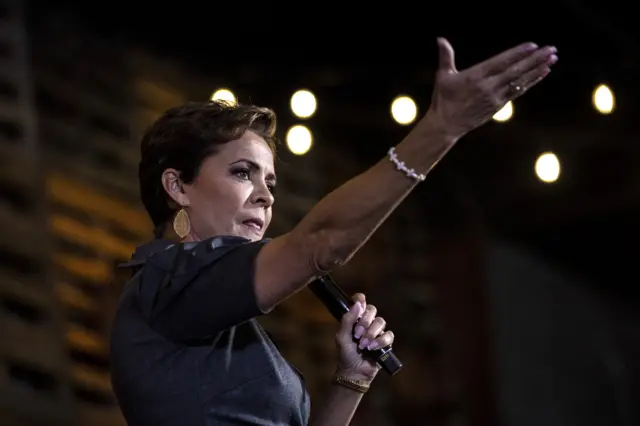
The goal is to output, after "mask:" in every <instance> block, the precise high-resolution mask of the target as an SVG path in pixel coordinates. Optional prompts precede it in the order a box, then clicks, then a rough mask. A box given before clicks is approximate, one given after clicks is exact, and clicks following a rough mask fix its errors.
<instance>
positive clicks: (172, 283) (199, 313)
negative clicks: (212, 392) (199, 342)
mask: <svg viewBox="0 0 640 426" xmlns="http://www.w3.org/2000/svg"><path fill="white" fill-rule="evenodd" d="M265 242H266V241H260V242H251V243H246V244H241V245H238V246H235V247H231V248H218V249H215V250H213V252H217V253H216V254H214V255H212V256H211V255H209V256H208V257H207V258H206V259H205V260H204V262H203V261H202V259H200V261H199V262H189V259H187V263H186V266H184V267H183V268H182V269H183V270H182V272H181V271H180V268H178V271H175V270H173V271H171V272H170V273H169V275H166V274H165V275H164V277H162V276H160V275H159V274H158V273H157V272H158V271H155V272H156V273H155V274H154V273H153V271H149V273H148V274H144V273H143V276H142V280H141V285H142V286H143V288H144V286H145V285H148V284H149V283H145V282H144V281H145V275H147V276H148V278H149V279H150V280H151V281H152V282H151V283H150V287H152V288H154V290H155V291H154V292H153V293H155V294H153V300H152V302H151V304H150V308H149V309H148V316H147V317H148V318H147V320H148V323H149V325H150V326H151V327H152V328H153V329H154V330H155V331H156V332H158V333H160V334H162V335H163V336H165V337H166V338H168V339H170V340H172V341H176V342H184V341H189V340H196V339H203V338H207V337H209V336H211V335H215V334H217V333H218V332H220V331H223V330H225V329H227V328H229V327H232V326H234V325H238V324H240V323H242V322H244V321H247V320H249V319H251V318H254V317H257V316H259V315H262V311H261V310H260V308H259V307H258V302H257V298H256V292H255V288H254V281H255V280H254V275H255V262H256V258H257V256H258V253H259V252H260V249H261V248H262V247H263V246H264V243H265ZM220 253H222V254H220ZM191 254H194V256H191ZM178 256H179V254H178ZM186 256H187V258H195V257H196V256H195V253H189V254H187V255H186ZM149 266H150V265H147V266H146V267H145V269H147V267H149ZM167 277H168V278H167Z"/></svg>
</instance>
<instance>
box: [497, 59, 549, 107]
mask: <svg viewBox="0 0 640 426" xmlns="http://www.w3.org/2000/svg"><path fill="white" fill-rule="evenodd" d="M550 72H551V69H550V68H549V67H548V66H542V67H538V68H534V69H532V70H531V71H529V72H528V73H526V74H525V75H523V76H522V77H521V78H520V79H518V80H515V81H513V83H512V84H511V85H509V84H507V85H505V86H504V87H503V89H502V93H501V96H502V98H503V99H505V102H508V101H511V100H514V99H516V98H518V97H520V96H522V95H524V94H525V93H526V92H527V90H529V89H531V88H532V87H533V86H535V85H536V84H538V83H540V82H541V81H542V80H543V79H544V78H545V77H546V76H547V75H549V73H550ZM516 88H518V89H519V90H515V89H516Z"/></svg>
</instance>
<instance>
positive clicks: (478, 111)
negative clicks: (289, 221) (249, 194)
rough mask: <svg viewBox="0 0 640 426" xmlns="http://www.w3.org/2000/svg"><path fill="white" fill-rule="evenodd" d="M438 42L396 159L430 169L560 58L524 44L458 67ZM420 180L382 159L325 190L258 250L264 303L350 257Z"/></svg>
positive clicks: (423, 171) (258, 293)
mask: <svg viewBox="0 0 640 426" xmlns="http://www.w3.org/2000/svg"><path fill="white" fill-rule="evenodd" d="M438 48H439V68H438V71H437V75H436V81H435V86H434V92H433V95H432V103H431V106H430V108H429V110H428V112H427V113H426V115H425V116H424V117H423V118H422V119H421V120H420V121H419V122H418V123H417V124H416V126H415V127H414V128H413V130H412V131H411V132H410V133H409V134H408V135H407V136H406V137H405V139H404V140H403V141H402V142H400V143H399V144H398V145H397V146H396V155H397V159H398V160H399V161H403V162H404V163H405V164H406V166H407V167H408V168H410V169H414V170H415V171H416V173H418V174H425V175H426V174H427V173H428V172H429V171H430V170H431V169H432V168H433V167H434V166H435V165H436V164H437V163H438V161H439V160H440V159H441V158H442V157H443V156H444V155H445V154H446V153H447V151H448V150H449V149H451V147H453V145H454V144H455V143H456V141H457V140H458V139H460V138H461V137H462V136H464V135H465V134H466V133H468V132H469V131H471V130H473V129H475V128H477V127H479V126H481V125H482V124H484V123H486V122H487V121H488V120H490V119H491V117H492V116H493V114H495V113H496V112H497V111H498V110H499V109H500V108H501V107H502V106H504V104H505V103H506V102H508V101H510V100H513V99H515V98H517V97H519V96H521V95H522V94H523V93H525V92H526V91H527V90H528V89H530V88H531V87H532V86H534V85H535V84H537V83H538V82H539V81H540V80H542V79H543V78H544V77H545V76H546V75H547V74H548V73H549V71H550V66H551V65H553V64H554V63H555V62H556V61H557V57H556V56H555V52H556V50H555V48H553V47H544V48H539V47H538V46H536V45H535V44H533V43H526V44H522V45H519V46H517V47H514V48H512V49H510V50H508V51H505V52H504V53H502V54H500V55H497V56H495V57H493V58H491V59H489V60H487V61H485V62H482V63H480V64H478V65H475V66H473V67H471V68H469V69H466V70H464V71H460V72H459V71H457V70H456V68H455V64H454V54H453V49H452V48H451V46H450V45H449V43H448V42H447V41H446V40H444V39H439V40H438ZM418 183H419V181H418V180H417V179H415V178H412V177H409V176H408V175H407V174H406V173H404V172H402V171H400V170H398V169H397V167H396V165H395V164H394V163H393V162H392V161H390V160H389V159H388V158H385V159H382V160H380V161H379V162H378V163H377V164H375V165H374V166H373V167H371V168H370V169H369V170H367V171H365V172H364V173H362V174H360V175H358V176H356V177H354V178H353V179H351V180H349V181H348V182H346V183H345V184H343V185H342V186H340V187H339V188H337V189H336V190H334V191H333V192H331V193H330V194H329V195H327V196H326V197H324V198H323V199H322V200H321V201H320V202H319V203H318V204H317V205H316V206H315V207H313V209H312V210H311V211H310V212H309V213H308V214H307V216H306V217H305V218H304V219H303V220H302V221H301V222H300V223H299V224H298V225H297V226H296V227H295V228H294V229H293V230H292V231H291V232H289V233H287V234H285V235H282V236H280V237H277V238H275V239H273V240H272V241H271V242H269V243H267V244H266V245H265V246H264V247H263V248H262V250H261V251H260V253H259V254H258V256H257V260H256V273H255V291H256V297H257V300H258V305H259V307H260V308H261V309H262V310H263V311H264V312H266V311H268V310H270V309H271V308H273V307H274V306H275V305H277V304H278V303H280V302H281V301H282V300H284V299H285V298H287V297H288V296H290V295H292V294H293V293H295V292H296V291H298V290H300V289H301V288H303V287H304V286H305V285H307V284H308V283H309V282H310V281H311V280H312V279H313V277H315V276H318V275H320V274H323V273H325V272H329V271H331V270H332V269H333V268H335V267H336V266H339V265H342V264H344V263H345V262H347V261H348V260H349V259H350V258H351V257H352V256H353V255H354V254H355V252H356V251H357V250H358V249H359V248H360V247H361V246H362V245H363V244H364V243H365V242H366V241H367V240H368V239H369V237H370V236H371V235H372V234H373V233H374V232H375V230H376V229H377V228H378V227H379V226H380V225H381V224H382V222H383V221H384V220H385V219H386V218H387V217H388V216H389V214H391V212H393V210H394V209H395V208H396V206H398V204H399V203H400V202H401V201H402V200H403V199H404V198H405V197H406V196H407V195H408V194H409V193H410V192H411V190H412V189H413V188H415V187H416V185H417V184H418Z"/></svg>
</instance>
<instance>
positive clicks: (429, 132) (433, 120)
mask: <svg viewBox="0 0 640 426" xmlns="http://www.w3.org/2000/svg"><path fill="white" fill-rule="evenodd" d="M450 127H451V126H448V125H447V124H446V123H445V122H443V120H442V119H441V118H440V117H438V116H437V115H436V114H435V113H433V112H432V111H431V110H429V111H427V113H426V114H425V116H424V117H422V119H421V120H420V121H419V122H418V124H417V125H416V127H415V129H416V130H417V131H418V132H419V135H421V137H424V138H428V139H429V140H436V141H438V144H441V145H443V146H451V145H454V144H455V143H456V142H457V141H458V140H459V139H460V138H461V136H456V133H455V132H454V131H452V129H451V128H450Z"/></svg>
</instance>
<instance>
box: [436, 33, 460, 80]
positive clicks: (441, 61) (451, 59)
mask: <svg viewBox="0 0 640 426" xmlns="http://www.w3.org/2000/svg"><path fill="white" fill-rule="evenodd" d="M438 69H439V70H440V71H445V72H457V71H458V70H456V61H455V56H454V53H453V47H451V43H449V42H448V41H447V39H446V38H444V37H438Z"/></svg>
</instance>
